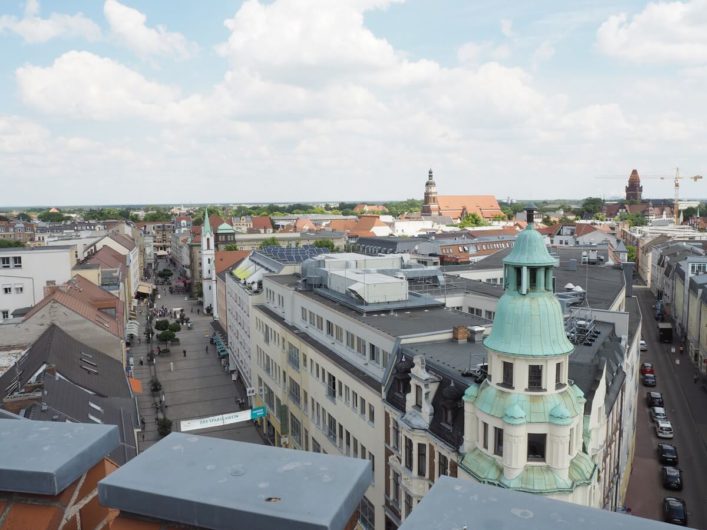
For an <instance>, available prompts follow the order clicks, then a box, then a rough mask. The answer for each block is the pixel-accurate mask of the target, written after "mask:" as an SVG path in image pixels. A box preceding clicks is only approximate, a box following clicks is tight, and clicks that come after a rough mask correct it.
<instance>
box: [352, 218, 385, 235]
mask: <svg viewBox="0 0 707 530" xmlns="http://www.w3.org/2000/svg"><path fill="white" fill-rule="evenodd" d="M376 226H387V225H386V224H385V223H384V222H382V221H381V220H380V217H378V216H377V215H362V216H361V217H359V218H358V222H357V223H356V226H355V227H354V228H353V229H352V230H351V232H350V233H351V235H355V236H361V237H371V236H375V235H376V234H375V233H374V232H373V228H374V227H376Z"/></svg>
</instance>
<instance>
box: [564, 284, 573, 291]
mask: <svg viewBox="0 0 707 530" xmlns="http://www.w3.org/2000/svg"><path fill="white" fill-rule="evenodd" d="M573 289H574V284H573V283H568V284H567V285H565V290H566V291H571V290H573Z"/></svg>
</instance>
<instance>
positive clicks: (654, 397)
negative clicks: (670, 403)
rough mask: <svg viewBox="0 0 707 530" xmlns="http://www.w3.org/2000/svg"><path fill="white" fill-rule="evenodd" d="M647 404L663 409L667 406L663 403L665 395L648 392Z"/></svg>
mask: <svg viewBox="0 0 707 530" xmlns="http://www.w3.org/2000/svg"><path fill="white" fill-rule="evenodd" d="M646 402H647V403H648V406H649V407H663V406H665V404H664V403H663V394H661V393H660V392H655V391H652V390H649V391H648V392H646Z"/></svg>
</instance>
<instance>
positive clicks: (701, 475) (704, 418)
mask: <svg viewBox="0 0 707 530" xmlns="http://www.w3.org/2000/svg"><path fill="white" fill-rule="evenodd" d="M634 293H635V294H636V296H637V297H638V301H639V304H640V306H641V313H642V314H643V326H642V328H643V338H644V340H645V341H646V343H647V345H648V351H646V352H643V353H642V354H641V362H652V363H653V364H654V365H655V371H656V379H657V387H656V388H654V389H653V388H645V387H643V386H641V389H640V391H639V396H638V421H637V427H636V450H635V456H634V461H633V470H632V472H631V479H630V481H629V487H628V493H627V499H626V505H627V506H629V507H630V508H631V510H632V512H633V514H634V515H638V516H641V517H646V518H649V519H657V520H662V500H663V497H666V496H670V495H674V496H677V497H682V498H683V499H685V502H686V503H687V511H688V523H689V526H690V527H692V528H702V529H707V392H705V391H704V390H703V389H702V388H701V386H700V385H698V384H696V383H694V381H693V377H694V375H695V374H696V373H697V369H696V368H695V366H694V364H693V363H691V362H690V360H689V359H688V358H687V354H683V355H681V354H680V353H672V352H671V346H672V345H670V344H661V343H660V342H658V332H657V327H656V321H655V319H654V317H653V310H652V307H651V306H652V305H653V304H654V303H655V298H654V297H653V294H652V293H651V292H650V290H649V289H648V288H646V287H642V286H635V287H634ZM676 350H677V351H678V352H679V348H677V347H676ZM648 390H657V391H658V392H661V393H662V394H663V399H664V401H665V408H666V410H667V414H668V418H669V419H670V421H671V422H672V424H673V430H674V432H675V438H674V439H673V440H665V441H666V442H668V443H672V444H673V445H675V446H676V447H677V449H678V455H679V459H680V464H679V467H680V468H681V469H682V471H683V483H684V486H683V490H682V491H679V492H672V491H670V490H666V489H664V488H663V487H662V484H661V480H660V468H661V466H660V464H659V463H658V459H657V456H656V445H657V443H658V442H659V440H658V438H657V437H656V435H655V431H654V428H653V423H652V422H651V420H650V417H649V414H648V406H647V404H646V399H645V396H646V391H648Z"/></svg>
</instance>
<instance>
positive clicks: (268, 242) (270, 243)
mask: <svg viewBox="0 0 707 530" xmlns="http://www.w3.org/2000/svg"><path fill="white" fill-rule="evenodd" d="M279 246H281V245H280V243H279V242H278V240H277V239H276V238H275V237H268V238H266V239H263V241H262V243H260V246H259V247H258V248H267V247H279Z"/></svg>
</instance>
